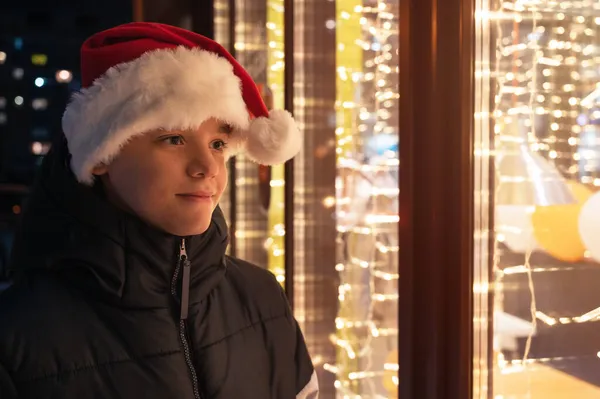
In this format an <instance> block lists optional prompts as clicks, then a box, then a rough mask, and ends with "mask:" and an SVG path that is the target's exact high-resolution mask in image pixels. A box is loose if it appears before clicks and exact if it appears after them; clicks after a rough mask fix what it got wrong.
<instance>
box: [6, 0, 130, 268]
mask: <svg viewBox="0 0 600 399" xmlns="http://www.w3.org/2000/svg"><path fill="white" fill-rule="evenodd" d="M132 17H133V13H132V4H131V3H129V2H127V1H122V0H103V1H95V2H91V1H75V0H70V1H65V0H62V1H59V2H42V1H30V0H27V1H2V2H0V276H2V275H3V270H4V268H5V265H6V262H7V257H8V251H9V248H10V245H11V241H12V233H13V231H14V228H15V225H16V222H17V218H18V215H19V213H20V211H21V206H22V203H23V201H24V199H25V198H26V194H27V190H28V186H29V185H30V184H31V183H32V181H33V179H34V176H35V171H36V167H37V165H39V163H40V162H41V160H42V158H43V156H44V154H45V153H46V152H47V150H48V148H49V143H50V142H51V141H52V139H53V137H55V136H56V135H58V134H60V133H61V116H62V113H63V111H64V109H65V105H66V103H67V101H68V99H69V96H70V93H71V92H72V91H73V90H77V89H79V87H80V80H79V46H80V45H81V43H82V42H83V41H84V40H85V38H86V37H88V36H89V35H90V34H92V33H94V32H97V31H99V30H102V29H106V28H109V27H111V26H114V25H118V24H120V23H124V22H129V21H131V20H132ZM61 71H62V72H61ZM0 280H1V278H0Z"/></svg>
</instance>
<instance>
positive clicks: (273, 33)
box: [265, 0, 291, 284]
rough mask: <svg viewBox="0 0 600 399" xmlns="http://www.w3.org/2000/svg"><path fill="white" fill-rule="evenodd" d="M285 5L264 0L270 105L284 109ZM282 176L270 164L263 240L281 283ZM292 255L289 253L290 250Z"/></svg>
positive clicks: (281, 168) (277, 0)
mask: <svg viewBox="0 0 600 399" xmlns="http://www.w3.org/2000/svg"><path fill="white" fill-rule="evenodd" d="M283 23H284V7H283V0H268V1H267V43H268V50H267V59H268V62H267V64H268V69H267V86H268V87H269V88H270V89H271V91H272V92H273V107H274V108H277V109H283V108H284V107H285V104H284V93H285V90H284V83H285V62H284V37H283V32H284V27H283ZM284 197H285V180H284V166H283V165H277V166H273V167H272V168H271V202H270V204H269V222H268V232H269V238H268V239H267V240H266V242H265V248H266V249H267V251H268V255H269V258H268V260H269V261H268V267H269V270H270V271H271V272H273V273H274V274H275V276H276V277H277V280H278V281H279V282H280V283H282V284H283V283H284V281H285V258H284V255H285V253H284V245H285V243H284V237H285V223H284V220H285V216H284V215H285V212H284V210H285V209H284V207H285V198H284ZM290 255H291V254H290Z"/></svg>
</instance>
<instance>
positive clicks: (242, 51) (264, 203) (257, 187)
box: [230, 0, 285, 281]
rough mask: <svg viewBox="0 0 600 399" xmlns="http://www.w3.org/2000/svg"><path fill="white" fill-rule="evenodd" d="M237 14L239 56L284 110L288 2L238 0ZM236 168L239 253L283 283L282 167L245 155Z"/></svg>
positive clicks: (269, 102) (270, 100) (273, 103)
mask: <svg viewBox="0 0 600 399" xmlns="http://www.w3.org/2000/svg"><path fill="white" fill-rule="evenodd" d="M235 12H236V21H235V23H236V27H235V36H236V37H235V55H236V58H237V59H238V61H239V62H240V63H241V64H242V65H243V66H244V68H246V70H247V71H248V72H249V73H250V75H251V76H252V77H253V79H254V81H255V82H256V83H257V84H258V85H259V87H260V88H261V89H262V91H263V96H264V99H265V101H266V103H267V106H268V107H269V108H273V107H277V108H283V95H284V89H283V61H282V59H281V57H282V55H283V1H282V0H257V1H252V2H248V1H243V0H235ZM273 46H274V47H273ZM274 59H277V61H278V63H277V64H276V65H274ZM235 169H236V181H235V182H230V184H231V185H235V190H236V203H235V205H234V206H233V208H234V212H235V220H236V229H235V244H236V245H235V249H236V250H235V254H234V255H235V256H237V257H240V258H242V259H245V260H247V261H249V262H252V263H254V264H257V265H261V266H263V265H264V266H268V267H269V269H271V270H272V271H273V272H275V274H276V275H277V277H278V279H279V280H280V281H283V278H284V276H283V259H284V258H283V235H284V234H285V229H284V226H283V194H282V193H283V180H282V173H281V170H282V169H281V167H278V168H264V167H261V166H258V165H257V164H255V163H254V162H252V161H251V160H249V159H247V158H246V157H245V156H243V155H240V156H237V157H236V161H235Z"/></svg>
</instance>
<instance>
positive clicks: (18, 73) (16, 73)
mask: <svg viewBox="0 0 600 399" xmlns="http://www.w3.org/2000/svg"><path fill="white" fill-rule="evenodd" d="M24 74H25V71H24V70H23V68H15V69H13V73H12V75H13V78H15V79H16V80H21V79H23V75H24Z"/></svg>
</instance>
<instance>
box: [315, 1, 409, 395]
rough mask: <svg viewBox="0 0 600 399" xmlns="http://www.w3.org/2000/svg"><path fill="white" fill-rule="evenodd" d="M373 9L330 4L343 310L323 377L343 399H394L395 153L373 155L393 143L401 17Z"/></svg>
mask: <svg viewBox="0 0 600 399" xmlns="http://www.w3.org/2000/svg"><path fill="white" fill-rule="evenodd" d="M373 4H374V5H373V6H372V7H367V6H363V1H362V0H337V2H336V8H337V18H336V23H335V28H336V44H337V53H336V65H337V76H338V77H337V99H336V109H337V121H338V123H337V129H336V137H337V146H336V147H337V148H336V151H337V157H338V158H337V164H338V183H337V200H336V214H337V230H338V239H337V242H338V246H339V249H338V253H339V254H340V257H339V259H338V263H337V265H336V270H337V271H338V272H339V273H340V286H339V290H338V297H339V303H340V305H339V313H338V318H337V319H336V327H337V334H335V335H334V336H332V337H331V340H332V342H333V343H334V344H335V345H336V346H337V347H338V356H337V363H336V364H335V365H330V364H325V365H324V367H325V369H326V370H328V371H330V372H332V373H334V374H335V375H336V382H335V387H336V389H337V391H338V393H339V395H341V396H343V397H363V398H375V397H397V385H398V378H397V371H398V360H397V347H396V345H397V334H398V326H397V323H398V320H397V317H396V315H397V301H398V291H397V289H398V264H397V261H398V253H397V252H398V237H397V223H398V221H399V218H398V208H397V206H398V203H397V198H398V181H397V173H398V164H399V162H398V153H397V149H396V150H393V149H391V148H393V143H391V145H390V147H391V148H389V149H387V150H385V149H383V150H382V151H381V153H380V154H378V155H374V152H375V151H374V149H373V148H371V147H372V146H376V147H377V146H379V147H383V148H385V147H386V145H385V141H386V140H388V141H389V138H390V137H391V138H392V139H393V138H395V140H397V138H398V130H397V129H398V121H397V109H398V98H399V94H398V88H397V87H398V59H397V50H398V49H397V43H398V42H397V39H398V36H397V35H398V26H397V23H398V21H397V14H398V9H397V2H394V1H381V0H379V1H374V2H373ZM381 142H383V143H384V144H381ZM378 143H379V144H378ZM367 154H370V155H367Z"/></svg>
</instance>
